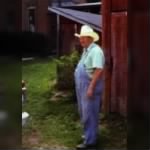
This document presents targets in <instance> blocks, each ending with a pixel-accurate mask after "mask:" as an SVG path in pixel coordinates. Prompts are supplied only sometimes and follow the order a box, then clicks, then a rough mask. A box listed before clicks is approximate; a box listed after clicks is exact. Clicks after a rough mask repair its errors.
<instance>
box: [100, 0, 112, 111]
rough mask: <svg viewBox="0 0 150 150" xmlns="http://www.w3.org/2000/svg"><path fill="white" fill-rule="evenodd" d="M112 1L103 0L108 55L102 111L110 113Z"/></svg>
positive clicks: (103, 19)
mask: <svg viewBox="0 0 150 150" xmlns="http://www.w3.org/2000/svg"><path fill="white" fill-rule="evenodd" d="M110 12H111V1H110V0H102V23H103V25H102V48H103V50H104V54H105V57H106V65H105V88H104V98H103V106H102V111H103V112H104V113H106V114H107V113H109V109H110V107H109V105H110V93H111V50H110V47H111V35H110V33H111V13H110Z"/></svg>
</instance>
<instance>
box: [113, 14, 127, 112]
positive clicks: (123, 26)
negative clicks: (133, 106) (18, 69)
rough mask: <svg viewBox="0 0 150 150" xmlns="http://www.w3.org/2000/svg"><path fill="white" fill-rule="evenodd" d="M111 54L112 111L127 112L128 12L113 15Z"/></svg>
mask: <svg viewBox="0 0 150 150" xmlns="http://www.w3.org/2000/svg"><path fill="white" fill-rule="evenodd" d="M111 22H112V24H111V54H112V60H113V69H112V82H111V111H112V112H120V113H121V114H122V115H126V112H127V107H126V106H127V73H128V67H127V56H128V52H127V12H120V13H112V19H111Z"/></svg>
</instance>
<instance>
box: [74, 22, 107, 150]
mask: <svg viewBox="0 0 150 150" xmlns="http://www.w3.org/2000/svg"><path fill="white" fill-rule="evenodd" d="M75 36H76V37H78V38H79V40H80V44H81V46H82V47H83V54H82V57H81V59H80V61H79V63H78V65H77V67H76V69H75V85H76V94H77V101H78V108H79V113H80V117H81V122H82V124H83V132H84V142H83V143H82V144H80V145H78V146H77V149H87V148H93V147H95V146H96V141H97V134H98V123H99V111H100V101H101V95H102V90H103V68H104V62H105V58H104V54H103V51H102V49H101V48H100V47H99V46H98V45H97V44H96V43H94V42H96V41H98V40H99V36H98V34H97V33H96V32H94V31H93V29H92V28H91V27H90V26H88V25H83V26H82V27H81V32H80V34H77V33H75Z"/></svg>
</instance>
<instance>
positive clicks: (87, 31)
mask: <svg viewBox="0 0 150 150" xmlns="http://www.w3.org/2000/svg"><path fill="white" fill-rule="evenodd" d="M74 35H75V36H76V37H79V38H80V37H82V36H89V37H92V38H93V40H94V42H96V41H98V40H99V35H98V34H97V33H96V32H94V30H93V29H92V28H91V27H90V26H88V25H83V26H82V27H81V31H80V34H78V33H75V34H74Z"/></svg>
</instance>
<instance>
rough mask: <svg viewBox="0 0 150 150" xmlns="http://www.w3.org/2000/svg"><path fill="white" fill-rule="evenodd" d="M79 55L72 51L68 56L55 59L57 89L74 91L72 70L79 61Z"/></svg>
mask: <svg viewBox="0 0 150 150" xmlns="http://www.w3.org/2000/svg"><path fill="white" fill-rule="evenodd" d="M79 58H80V54H79V53H78V51H76V50H73V51H72V53H71V54H70V55H64V56H61V57H60V58H59V59H56V64H57V85H56V86H57V88H58V89H59V90H74V69H75V67H76V65H77V63H78V61H79Z"/></svg>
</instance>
